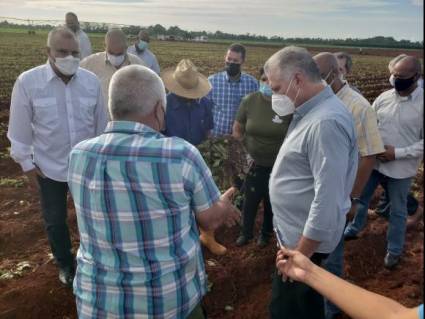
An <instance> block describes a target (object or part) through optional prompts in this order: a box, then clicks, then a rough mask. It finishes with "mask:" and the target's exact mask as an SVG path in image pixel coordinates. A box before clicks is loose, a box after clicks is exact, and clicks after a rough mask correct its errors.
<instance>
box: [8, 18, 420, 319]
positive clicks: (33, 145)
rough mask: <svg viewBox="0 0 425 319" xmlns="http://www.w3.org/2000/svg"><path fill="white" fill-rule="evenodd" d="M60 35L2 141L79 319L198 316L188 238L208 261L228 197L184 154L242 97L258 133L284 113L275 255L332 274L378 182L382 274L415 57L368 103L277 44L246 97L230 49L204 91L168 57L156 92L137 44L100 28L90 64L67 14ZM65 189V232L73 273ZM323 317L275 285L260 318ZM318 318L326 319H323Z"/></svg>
mask: <svg viewBox="0 0 425 319" xmlns="http://www.w3.org/2000/svg"><path fill="white" fill-rule="evenodd" d="M66 23H67V25H68V28H66V27H58V28H55V29H53V30H52V31H51V32H50V33H49V35H48V40H47V54H48V61H47V63H46V64H45V65H42V66H38V67H36V68H33V69H31V70H28V71H26V72H24V73H22V74H21V75H20V76H19V77H18V79H17V80H16V83H15V86H14V88H13V92H12V101H11V109H10V123H9V131H8V138H9V139H10V141H11V156H12V157H13V159H15V161H17V162H18V163H19V164H20V165H21V167H22V169H23V171H24V173H25V174H26V175H27V176H28V177H29V180H30V182H31V185H32V186H33V187H34V188H37V189H39V191H40V198H41V204H42V213H43V218H44V221H45V225H46V230H47V234H48V238H49V243H50V246H51V249H52V252H53V255H54V257H55V259H56V261H57V264H58V266H59V279H60V281H61V282H62V283H64V284H66V285H71V284H72V283H74V293H75V295H76V300H77V309H78V315H79V317H80V318H94V317H109V316H111V317H132V316H137V315H140V316H146V317H148V318H204V311H203V309H202V306H201V299H202V296H203V295H205V293H206V274H205V269H204V262H203V258H202V251H201V248H200V240H201V241H202V242H204V243H206V245H207V246H208V245H209V244H211V243H214V245H211V246H210V247H209V248H210V249H211V250H215V251H216V252H217V253H222V252H223V249H224V247H217V246H216V245H215V244H216V243H215V240H214V230H215V229H217V228H218V227H219V226H220V225H222V224H226V225H228V226H233V225H235V223H236V222H237V221H238V219H239V214H238V212H237V210H236V209H235V208H234V207H233V205H232V203H231V199H232V196H233V195H234V192H235V189H234V188H231V189H229V190H228V191H227V192H225V193H224V194H220V192H219V190H218V188H217V186H216V185H215V183H214V181H213V179H212V176H211V172H210V170H209V168H208V167H207V165H206V164H205V162H204V160H203V158H202V156H201V155H200V153H199V152H198V150H197V149H196V148H195V147H194V145H197V144H199V143H201V142H202V141H203V140H205V139H206V138H207V137H209V136H221V135H227V134H231V133H232V127H234V123H235V119H236V114H237V112H238V109H239V105H240V104H241V101H242V99H243V98H244V97H245V96H246V95H248V94H250V93H255V92H257V91H258V90H260V92H262V93H264V94H263V95H265V96H268V99H267V101H269V102H268V103H269V104H268V105H270V107H271V108H272V110H273V111H274V113H273V116H272V118H271V119H270V121H273V122H276V123H282V121H283V120H284V119H287V116H288V115H291V117H290V124H289V123H288V124H289V125H288V126H286V128H285V132H286V130H287V132H286V134H285V136H284V137H283V139H284V140H283V144H282V146H281V147H280V150H279V152H278V154H277V157H276V160H275V162H274V165H272V168H271V167H270V171H269V172H268V177H267V178H270V181H269V188H270V189H269V195H270V205H271V211H272V212H273V226H274V227H275V228H276V229H277V231H278V233H279V234H281V238H280V239H281V240H282V242H283V244H284V245H285V246H287V247H289V248H291V249H296V250H298V251H300V252H302V253H303V254H304V255H306V256H307V257H309V258H311V260H312V261H313V262H315V263H317V264H324V265H325V266H326V267H327V268H328V269H329V270H331V271H333V272H334V273H336V274H338V275H342V269H343V268H342V262H343V243H344V238H345V239H353V238H356V237H357V236H358V233H359V232H360V231H361V230H362V229H363V227H364V226H365V222H366V219H367V208H368V205H369V201H370V199H371V197H372V195H373V193H374V190H375V189H376V187H377V185H378V184H382V185H384V188H385V190H386V193H387V196H388V197H389V201H390V202H391V208H390V215H389V216H390V217H389V228H388V235H387V240H388V247H387V255H386V257H385V260H384V264H385V266H386V267H388V268H393V267H394V266H395V265H397V264H398V262H399V260H400V256H401V255H402V252H403V245H404V233H405V228H406V227H405V225H406V218H407V203H406V202H407V194H408V192H409V189H410V185H411V181H412V178H413V177H414V176H415V174H416V171H417V168H418V165H419V163H420V161H421V159H422V156H423V123H422V119H423V89H422V88H421V87H418V85H417V81H418V79H419V78H420V74H421V65H420V62H419V61H418V60H417V59H416V58H414V57H411V56H402V57H397V58H396V59H394V60H393V61H392V63H390V66H391V67H390V69H389V71H390V74H391V78H390V82H391V84H392V85H393V87H394V88H393V89H391V90H388V91H386V92H384V93H382V94H381V95H380V96H379V97H378V98H377V99H376V100H375V102H374V103H373V105H372V106H371V105H370V104H369V103H368V101H367V100H366V99H365V98H364V97H363V96H361V94H360V93H359V92H358V91H356V89H354V88H353V87H351V86H350V85H349V83H348V82H347V81H346V79H345V78H344V75H343V73H342V70H343V69H344V67H345V66H346V62H347V56H344V55H341V54H339V55H338V54H336V55H335V54H331V53H320V54H317V55H315V56H314V57H313V56H311V54H310V53H309V52H308V51H307V50H305V49H303V48H298V47H286V48H284V49H282V50H280V51H278V52H277V53H275V54H274V55H272V56H271V57H270V58H269V59H268V60H267V62H266V63H265V65H264V71H263V72H264V75H265V76H266V79H267V80H266V81H265V82H267V83H263V84H262V86H261V87H260V86H259V82H258V81H257V80H256V79H255V78H254V77H252V76H250V75H248V74H246V73H244V72H242V65H243V63H244V61H245V59H246V50H245V48H244V47H243V46H242V45H239V44H234V45H231V46H230V47H229V48H228V50H227V52H226V55H225V70H224V71H223V72H219V73H217V74H214V75H212V76H210V77H209V78H208V79H207V78H206V77H204V76H203V75H201V74H200V73H199V72H198V71H197V68H196V66H194V65H193V63H192V62H191V61H190V60H187V59H184V60H182V61H181V62H180V63H179V64H178V66H177V68H175V69H169V70H164V71H163V72H162V73H161V78H162V79H161V78H160V77H159V76H158V74H159V73H160V69H159V66H158V62H157V60H156V58H155V56H154V55H153V53H152V52H150V51H148V43H149V38H148V35H147V34H146V32H141V33H140V34H139V36H138V39H137V41H136V43H135V44H134V45H133V46H130V47H129V48H128V47H127V38H126V35H125V34H124V33H123V32H122V31H121V30H119V29H111V30H110V31H108V33H107V34H106V36H105V51H104V52H100V53H95V54H91V47H90V44H89V43H88V44H87V42H88V37H87V35H85V33H84V32H83V31H82V30H80V29H79V23H78V19H77V16H76V15H75V14H73V13H68V14H67V15H66ZM84 55H87V56H85V57H84ZM83 57H84V58H83ZM80 59H81V61H80ZM341 62H344V63H342V64H341ZM164 84H165V86H164ZM267 86H268V87H267ZM165 88H167V90H168V91H169V92H170V93H169V94H168V95H166V91H165ZM239 119H242V117H239ZM175 136H178V137H181V138H177V137H175ZM68 191H70V193H71V195H72V197H73V200H74V204H75V208H76V213H77V219H78V228H79V233H80V246H79V250H78V254H77V264H78V266H77V271H76V273H75V265H74V256H73V255H72V253H71V241H70V236H69V231H68V226H67V222H66V215H67V205H66V203H67V193H68ZM351 215H352V216H354V219H351V217H352V216H351ZM199 231H201V234H200V233H199ZM200 235H201V237H200ZM74 277H75V278H74ZM324 309H325V307H324V304H323V298H322V297H321V296H320V295H318V294H317V293H315V292H314V291H313V290H312V289H311V288H308V287H307V286H306V285H304V284H302V283H298V282H289V281H282V278H281V274H279V273H277V272H276V273H275V275H274V280H273V285H272V300H271V304H270V313H271V317H272V318H325V311H324ZM326 310H327V311H326V316H327V318H333V317H334V316H335V315H337V314H338V309H336V308H335V307H334V306H332V305H330V304H329V305H327V306H326Z"/></svg>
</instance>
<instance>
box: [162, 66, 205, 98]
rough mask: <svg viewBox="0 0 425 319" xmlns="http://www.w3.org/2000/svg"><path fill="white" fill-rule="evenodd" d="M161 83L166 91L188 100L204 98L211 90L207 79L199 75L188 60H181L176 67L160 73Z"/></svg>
mask: <svg viewBox="0 0 425 319" xmlns="http://www.w3.org/2000/svg"><path fill="white" fill-rule="evenodd" d="M161 78H162V81H163V82H164V84H165V87H166V88H167V90H168V91H170V92H172V93H174V94H176V95H178V96H183V97H185V98H188V99H198V98H201V97H204V96H205V95H207V94H208V92H209V91H210V90H211V84H210V82H209V81H208V79H207V77H205V76H204V75H202V74H201V73H199V72H198V71H197V69H196V67H195V65H194V64H193V63H192V61H190V60H189V59H183V60H181V61H180V62H179V64H177V67H176V68H175V69H174V68H169V69H166V70H164V71H163V72H161Z"/></svg>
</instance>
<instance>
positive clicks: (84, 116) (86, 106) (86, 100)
mask: <svg viewBox="0 0 425 319" xmlns="http://www.w3.org/2000/svg"><path fill="white" fill-rule="evenodd" d="M96 103H97V99H96V98H95V97H80V105H79V109H80V114H79V115H80V119H81V123H82V124H83V125H84V124H85V125H86V126H89V127H94V111H95V108H96Z"/></svg>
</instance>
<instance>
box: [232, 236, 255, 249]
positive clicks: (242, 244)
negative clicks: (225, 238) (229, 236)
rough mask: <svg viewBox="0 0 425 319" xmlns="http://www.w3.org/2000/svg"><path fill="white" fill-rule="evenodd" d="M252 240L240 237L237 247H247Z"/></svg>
mask: <svg viewBox="0 0 425 319" xmlns="http://www.w3.org/2000/svg"><path fill="white" fill-rule="evenodd" d="M251 239H252V237H251V238H248V237H246V236H245V235H240V236H239V237H238V239H236V246H238V247H241V246H245V245H247V244H248V243H249V241H250V240H251Z"/></svg>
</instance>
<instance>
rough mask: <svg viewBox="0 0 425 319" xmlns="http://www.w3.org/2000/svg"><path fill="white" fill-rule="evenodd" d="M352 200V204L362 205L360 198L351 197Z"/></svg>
mask: <svg viewBox="0 0 425 319" xmlns="http://www.w3.org/2000/svg"><path fill="white" fill-rule="evenodd" d="M350 199H351V204H358V203H360V198H359V197H351V196H350Z"/></svg>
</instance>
